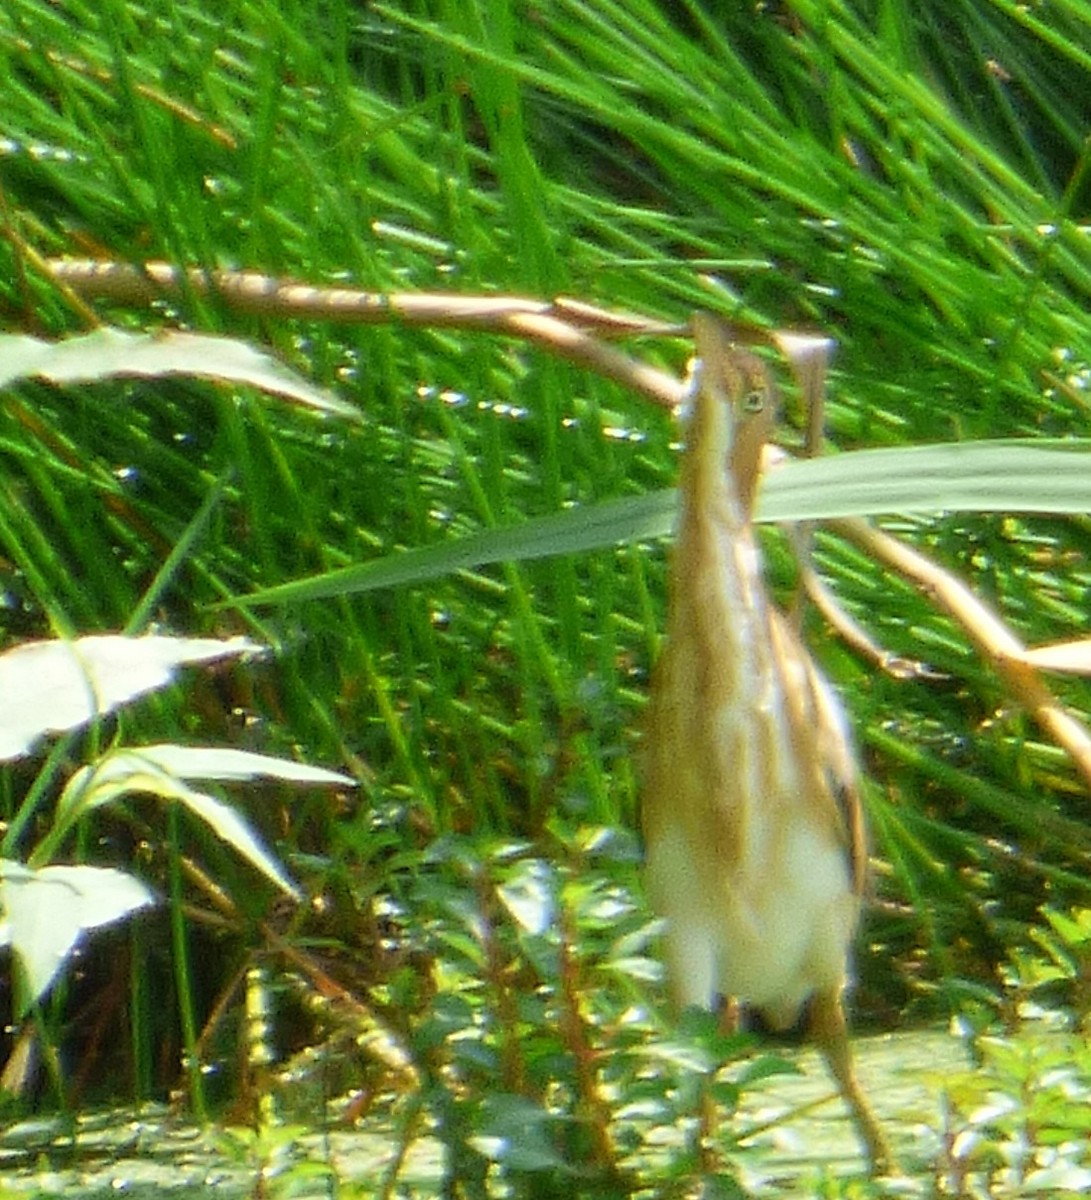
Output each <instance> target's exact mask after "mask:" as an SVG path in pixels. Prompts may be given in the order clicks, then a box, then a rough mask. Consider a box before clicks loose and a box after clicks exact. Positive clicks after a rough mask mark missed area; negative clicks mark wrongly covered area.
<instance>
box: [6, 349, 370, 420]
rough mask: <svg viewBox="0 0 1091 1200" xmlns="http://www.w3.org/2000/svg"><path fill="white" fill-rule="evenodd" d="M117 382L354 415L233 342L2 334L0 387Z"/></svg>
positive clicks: (355, 413)
mask: <svg viewBox="0 0 1091 1200" xmlns="http://www.w3.org/2000/svg"><path fill="white" fill-rule="evenodd" d="M116 375H139V376H143V377H146V378H156V377H158V376H161V375H196V376H200V377H201V378H203V379H214V380H217V381H219V382H221V383H241V384H246V385H247V386H249V387H255V388H258V389H259V390H260V391H264V392H270V393H272V394H273V395H277V396H283V397H285V398H286V399H289V400H295V401H296V402H298V403H299V404H303V405H306V406H307V407H308V408H313V409H316V410H317V411H319V412H322V413H326V414H329V415H332V416H338V417H347V418H349V419H352V420H358V419H359V416H360V414H359V412H358V411H357V410H356V409H355V408H353V406H352V405H351V404H346V403H345V402H344V401H343V400H338V399H337V397H336V396H334V395H333V394H332V393H330V392H328V391H326V390H325V389H323V388H316V387H314V386H312V385H311V384H309V383H307V382H306V380H304V379H302V378H301V377H300V376H298V375H296V374H295V372H294V371H290V370H289V369H288V368H287V367H285V366H284V365H283V364H281V363H279V362H277V361H276V359H273V358H270V357H269V355H268V354H264V353H263V352H261V351H260V350H257V349H255V348H254V347H253V346H251V345H249V344H248V343H247V342H241V341H238V340H236V339H234V338H225V337H216V336H214V335H211V334H197V333H180V332H177V331H174V330H164V331H161V332H159V333H126V332H125V331H124V330H122V329H110V328H104V329H96V330H95V331H94V332H93V333H87V334H83V335H81V336H79V337H72V338H67V339H65V340H64V341H60V342H44V341H42V340H41V339H40V338H33V337H27V336H25V335H21V334H3V335H0V387H5V386H7V385H9V384H12V383H15V382H17V381H19V380H20V379H28V378H31V377H35V376H37V377H40V378H42V379H48V380H49V381H50V382H51V383H58V384H65V383H95V382H97V381H99V380H102V379H109V378H111V377H113V376H116Z"/></svg>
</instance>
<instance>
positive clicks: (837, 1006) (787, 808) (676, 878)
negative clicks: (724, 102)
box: [642, 315, 890, 1169]
mask: <svg viewBox="0 0 1091 1200" xmlns="http://www.w3.org/2000/svg"><path fill="white" fill-rule="evenodd" d="M694 336H695V340H696V347H697V357H698V364H697V366H696V368H695V369H696V372H697V374H696V376H695V386H694V389H693V405H692V414H691V416H690V420H689V426H688V432H687V436H686V450H685V455H684V457H683V461H682V473H681V481H680V495H681V513H680V518H679V523H678V530H677V537H676V541H675V545H674V552H673V558H672V562H671V569H670V591H669V611H668V617H667V634H666V642H665V646H664V649H663V652H662V655H661V657H660V659H659V662H658V664H657V666H656V669H655V672H654V675H653V679H652V685H651V695H650V697H649V706H648V718H647V727H646V740H645V749H644V788H643V797H642V808H643V828H644V837H645V843H646V855H647V866H646V871H647V886H648V891H649V895H650V898H651V900H652V903H653V904H654V905H655V907H656V908H657V909H658V911H659V912H660V913H661V915H662V916H663V917H664V918H665V920H666V935H665V936H666V956H667V969H668V975H669V978H670V982H671V987H672V991H673V995H674V999H675V1001H676V1003H677V1004H678V1006H679V1007H684V1006H686V1005H701V1006H703V1007H706V1008H707V1007H711V1006H712V1005H713V1004H714V1003H715V1002H716V1000H717V998H718V997H719V998H721V999H727V998H734V999H735V1000H737V1001H739V1002H741V1003H744V1004H746V1005H747V1006H749V1007H751V1008H753V1009H756V1010H757V1011H758V1012H759V1013H760V1014H761V1016H762V1018H763V1019H764V1020H765V1021H766V1022H767V1023H768V1024H769V1025H770V1026H772V1027H773V1028H776V1029H783V1028H787V1027H789V1026H791V1025H792V1024H794V1023H795V1022H796V1020H797V1019H798V1017H799V1015H800V1013H801V1012H802V1011H803V1008H804V1006H805V1005H806V1004H807V1003H808V1002H809V1004H810V1009H809V1028H810V1032H811V1035H812V1036H813V1038H814V1039H815V1041H816V1042H817V1044H818V1046H819V1047H820V1049H821V1050H822V1053H823V1055H824V1056H825V1059H826V1061H827V1063H828V1065H829V1068H830V1071H831V1073H832V1075H833V1077H834V1079H835V1080H836V1082H837V1085H838V1088H839V1090H840V1091H841V1094H842V1095H843V1096H844V1098H845V1100H846V1101H847V1103H848V1105H849V1107H850V1109H851V1111H852V1115H853V1118H854V1120H855V1122H856V1126H857V1129H858V1131H859V1134H860V1137H861V1138H862V1140H863V1143H864V1145H865V1147H866V1149H867V1153H868V1155H869V1157H870V1159H871V1162H872V1165H873V1168H875V1169H881V1168H883V1167H885V1166H886V1165H887V1164H888V1163H889V1161H890V1160H889V1155H888V1153H887V1149H886V1141H885V1138H884V1136H883V1133H882V1130H881V1129H880V1127H879V1124H878V1122H877V1121H876V1119H875V1117H874V1115H873V1113H872V1111H871V1109H870V1107H869V1106H868V1103H867V1100H866V1099H865V1097H864V1095H863V1092H862V1091H861V1089H860V1085H859V1083H858V1082H857V1080H856V1076H855V1073H854V1070H853V1064H852V1056H851V1051H850V1048H849V1042H848V1031H847V1028H846V1024H845V1013H844V1007H843V1004H842V992H843V989H844V984H845V972H846V961H847V957H848V950H849V944H850V942H851V940H852V937H853V934H854V932H855V929H856V924H857V919H858V917H859V912H860V903H861V899H860V898H861V892H862V889H863V885H864V878H865V872H866V865H867V852H866V847H865V839H864V826H863V817H862V812H861V806H860V797H859V788H858V777H857V769H856V761H855V756H854V753H853V749H852V739H851V736H850V733H849V729H848V726H847V722H846V718H845V714H844V712H843V711H842V708H841V705H840V703H839V701H838V699H837V697H836V695H835V694H834V692H833V690H832V688H831V687H830V685H829V684H828V683H827V682H826V681H825V680H824V679H823V678H822V676H821V675H820V674H819V672H818V670H817V668H816V667H815V665H814V663H813V661H812V660H811V657H810V655H809V654H808V652H807V650H806V649H805V647H804V646H803V644H802V642H801V640H800V638H799V636H798V635H797V633H796V631H795V629H794V628H793V627H792V626H791V625H789V623H788V622H787V621H786V620H785V618H784V617H783V615H782V614H781V613H780V611H779V610H777V609H776V608H775V607H774V606H773V604H772V602H771V600H770V599H769V596H768V594H767V592H766V587H765V582H764V579H763V577H762V564H761V555H760V553H759V550H758V545H757V541H756V538H755V533H754V528H753V523H752V519H751V517H752V509H753V503H754V496H755V492H756V490H757V483H758V479H759V475H760V469H761V457H762V450H763V447H764V445H765V443H766V440H767V438H768V436H769V434H770V432H771V430H772V426H773V422H774V420H775V401H776V392H775V389H774V386H773V384H772V381H771V379H770V376H769V374H768V372H767V370H766V368H765V366H764V364H763V363H762V362H761V360H760V359H759V358H757V357H756V356H755V355H753V354H751V353H748V352H746V351H744V350H739V349H737V348H736V347H735V346H734V345H732V343H731V341H730V339H729V337H728V335H727V331H726V330H725V329H724V328H723V326H722V325H720V324H719V323H718V322H717V321H716V320H715V318H713V317H710V316H705V315H698V316H696V317H695V318H694Z"/></svg>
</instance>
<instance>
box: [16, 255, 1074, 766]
mask: <svg viewBox="0 0 1091 1200" xmlns="http://www.w3.org/2000/svg"><path fill="white" fill-rule="evenodd" d="M23 251H24V253H29V252H30V251H31V248H30V247H25V246H24V247H23ZM28 262H29V263H30V265H31V266H33V267H34V268H35V269H38V270H41V271H42V272H43V273H46V274H48V275H49V276H50V277H51V278H52V279H53V280H54V282H55V283H56V284H57V285H58V286H59V287H60V288H61V289H62V290H63V293H64V294H65V295H66V297H67V298H68V300H69V302H70V303H71V304H73V306H77V305H78V306H79V307H80V312H81V315H83V316H85V317H87V316H90V317H91V318H92V319H94V314H93V312H91V310H88V309H87V308H86V306H85V305H83V304H82V300H84V299H94V298H101V299H111V300H116V301H119V302H124V303H139V304H148V303H151V302H153V301H155V300H158V299H162V298H163V297H164V296H165V295H166V296H178V295H182V294H184V293H185V292H186V290H190V291H192V292H195V293H197V294H199V295H208V296H216V297H218V298H219V299H220V300H221V301H222V302H223V303H224V304H225V305H226V306H227V307H229V308H231V309H234V310H237V311H240V312H249V313H256V314H266V315H280V316H285V317H296V318H310V319H314V320H327V321H342V322H351V323H366V324H385V323H400V324H404V325H411V326H417V327H429V326H436V327H446V328H452V327H454V328H463V329H470V330H480V331H489V332H493V333H498V334H506V335H509V336H512V337H517V338H522V339H525V340H527V341H531V342H533V343H535V344H536V345H538V346H540V347H541V348H542V349H544V350H546V351H549V352H551V353H553V354H556V355H558V356H559V357H561V358H564V359H566V360H568V361H569V362H573V363H576V364H578V365H580V366H583V367H586V368H587V369H588V370H591V371H595V372H597V373H599V374H601V375H603V376H605V377H606V378H609V379H613V380H615V381H617V382H618V383H620V384H622V385H623V386H625V387H628V388H631V389H632V390H633V391H634V392H636V393H637V394H639V395H641V396H643V397H645V398H646V399H648V400H651V401H652V402H653V403H655V404H658V405H660V406H662V407H666V408H671V409H674V408H677V407H678V405H679V404H680V403H681V402H682V400H683V398H684V391H685V385H684V384H683V383H682V381H680V380H679V379H677V378H676V377H675V376H673V375H671V374H670V373H669V372H666V371H662V370H659V369H658V368H656V367H652V366H649V365H648V364H647V363H643V362H641V361H640V360H639V359H635V358H632V357H631V356H629V355H627V354H624V353H622V352H621V351H619V350H617V349H615V348H614V347H612V346H608V345H604V344H603V342H602V341H601V340H600V339H601V338H602V337H604V336H608V337H614V336H619V335H622V334H629V335H636V334H641V335H644V334H647V335H663V334H674V333H677V332H678V328H677V327H676V326H672V325H669V324H665V323H663V322H660V321H656V320H653V319H648V318H646V317H641V316H631V315H627V314H618V313H613V312H609V311H607V310H605V309H601V308H597V307H594V306H592V305H586V304H583V303H581V302H579V301H575V300H568V299H564V298H561V299H557V300H552V301H541V300H532V299H526V298H523V297H518V296H458V295H447V294H442V293H435V294H427V293H389V294H386V293H375V292H364V291H359V290H356V289H354V288H326V287H314V286H311V285H308V284H301V283H295V282H293V281H291V280H285V279H279V278H275V277H272V276H268V275H262V274H259V273H257V272H253V271H212V272H208V271H205V270H202V269H201V268H197V267H191V268H187V269H184V270H183V269H181V268H178V267H174V266H172V265H170V264H169V263H162V262H150V263H143V264H140V265H134V264H130V263H123V262H114V261H101V260H95V259H56V258H54V259H44V258H40V257H39V256H38V255H37V254H31V255H30V257H29V258H28ZM733 332H734V334H735V337H736V340H738V341H740V342H744V343H754V342H760V343H764V344H767V345H771V346H775V347H776V348H777V349H779V350H780V351H781V352H782V353H783V354H784V355H785V357H787V358H788V359H789V361H790V363H791V364H792V367H793V370H794V371H795V372H796V375H797V378H798V380H799V383H800V388H801V391H802V392H803V396H804V400H805V402H806V404H807V406H808V410H809V411H810V412H811V413H812V414H814V413H817V412H818V411H820V409H821V405H820V404H819V403H816V401H817V399H818V397H820V395H821V392H822V389H823V386H824V380H825V366H826V360H825V357H824V355H823V354H822V353H817V352H814V351H815V350H816V349H817V343H818V342H820V341H821V339H808V338H803V339H802V341H803V342H804V343H808V342H811V343H815V344H816V345H815V346H812V347H810V348H808V347H807V346H806V345H805V346H804V348H803V350H802V351H801V348H800V340H801V339H800V338H799V336H798V335H796V334H793V333H790V332H786V331H783V330H777V331H761V330H754V329H749V328H748V329H741V330H735V331H733ZM815 419H816V418H815ZM816 442H817V432H816V428H815V426H814V425H812V428H811V430H810V432H809V435H808V443H809V444H810V445H812V446H813V445H815V444H816ZM834 528H836V529H838V530H839V532H841V533H842V534H843V536H845V537H847V538H848V539H849V540H851V541H854V542H856V544H857V545H859V546H861V548H863V549H865V550H867V551H868V552H869V553H873V554H874V555H875V556H876V557H877V558H879V559H880V560H881V561H883V562H886V563H887V565H888V566H891V567H892V568H893V569H894V570H896V571H899V572H900V573H902V574H904V575H906V576H907V577H908V578H910V579H914V580H915V581H917V582H918V583H919V585H920V586H921V587H922V589H923V590H924V591H925V593H926V594H927V595H929V596H932V597H934V598H935V599H936V601H937V602H938V603H939V605H940V606H941V607H942V608H943V609H944V611H946V612H947V613H948V614H949V615H950V616H951V617H952V618H953V619H954V620H955V621H957V622H958V623H959V624H960V625H961V626H962V627H963V628H964V629H965V630H966V632H967V634H968V636H969V637H970V638H971V640H972V641H973V642H974V643H975V645H977V646H978V647H979V648H980V649H981V650H982V651H983V653H984V654H985V655H986V656H987V657H988V658H989V659H990V660H991V661H992V662H993V664H994V666H995V667H996V669H997V672H998V673H999V675H1000V677H1001V680H1002V681H1003V683H1004V685H1005V686H1006V687H1007V688H1008V689H1009V690H1010V692H1011V693H1012V695H1013V696H1015V697H1016V698H1017V699H1018V700H1019V702H1020V703H1021V704H1023V705H1024V706H1025V707H1026V708H1027V709H1028V710H1029V711H1030V713H1031V714H1032V716H1033V717H1034V719H1035V720H1036V721H1037V722H1038V723H1039V724H1040V726H1041V727H1042V729H1043V730H1044V731H1045V732H1046V733H1047V734H1048V735H1049V736H1050V737H1052V738H1054V739H1055V740H1056V741H1057V743H1058V744H1059V745H1061V746H1062V747H1063V748H1064V749H1065V750H1066V751H1067V752H1068V753H1069V754H1070V755H1071V756H1072V758H1073V760H1074V762H1075V763H1076V766H1077V768H1078V770H1079V772H1080V774H1081V775H1082V777H1083V778H1084V780H1085V782H1086V783H1087V786H1088V788H1089V789H1091V733H1089V731H1088V730H1087V728H1086V727H1085V726H1084V725H1083V724H1082V723H1081V722H1080V721H1079V720H1078V719H1077V718H1076V717H1074V716H1073V715H1072V714H1071V713H1068V712H1067V711H1066V710H1065V709H1064V708H1063V707H1062V706H1061V705H1060V704H1059V702H1058V701H1057V700H1056V698H1055V697H1054V696H1053V694H1052V693H1051V692H1050V690H1049V688H1048V687H1047V685H1046V684H1044V683H1043V682H1042V680H1041V677H1040V676H1039V675H1038V674H1037V673H1036V672H1035V671H1034V670H1033V668H1032V667H1031V666H1030V665H1029V664H1028V662H1027V661H1026V659H1025V655H1026V648H1025V647H1024V646H1023V644H1022V643H1021V642H1020V641H1019V639H1018V638H1016V637H1015V635H1014V634H1013V633H1012V632H1011V631H1010V630H1009V629H1008V628H1007V626H1006V625H1004V623H1003V622H1002V621H1001V620H1000V618H999V617H997V616H996V614H994V613H993V612H992V611H991V610H990V609H988V608H987V606H985V605H984V604H983V603H982V602H981V601H980V600H978V599H977V598H976V597H975V596H974V595H973V593H972V592H971V591H970V590H969V589H968V588H967V587H966V586H965V585H964V584H962V583H961V582H960V581H959V580H958V579H957V578H955V577H954V576H953V575H951V574H950V573H949V572H947V571H945V570H944V569H943V568H942V567H940V566H938V565H937V564H936V563H933V562H931V561H930V560H929V559H928V558H926V557H925V556H924V555H922V554H921V553H920V552H919V551H915V550H911V549H910V548H909V547H908V546H906V545H905V544H904V543H902V542H899V541H898V540H897V539H896V538H893V537H891V536H890V535H889V534H886V533H882V532H880V531H879V530H877V529H875V528H874V527H872V526H870V525H869V524H868V523H867V522H865V521H862V520H853V521H840V522H837V523H836V524H835V525H834ZM822 603H823V608H826V607H828V604H827V598H826V597H824V598H823V602H822ZM848 624H850V622H835V627H837V628H839V629H840V630H842V631H843V630H844V629H845V628H847V626H848ZM849 640H850V642H851V643H852V644H853V645H855V646H856V647H857V649H859V650H860V651H861V652H862V653H865V654H867V655H869V656H871V657H873V658H874V659H875V660H876V661H878V662H880V663H882V661H883V657H884V656H883V655H882V652H881V651H875V652H873V651H872V649H871V647H873V646H874V643H871V642H870V639H868V638H867V637H866V636H865V637H864V638H863V639H853V638H851V637H850V639H849Z"/></svg>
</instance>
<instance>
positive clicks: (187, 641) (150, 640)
mask: <svg viewBox="0 0 1091 1200" xmlns="http://www.w3.org/2000/svg"><path fill="white" fill-rule="evenodd" d="M261 652H262V647H261V646H259V645H257V644H256V643H254V642H251V641H249V640H247V639H246V638H241V637H237V638H227V639H225V640H223V641H220V640H218V639H216V638H172V637H159V636H150V637H122V636H120V635H113V634H107V635H101V636H94V637H84V638H79V639H78V640H77V641H73V642H64V641H52V642H26V643H24V644H23V645H22V646H16V647H15V649H14V650H9V651H7V653H5V654H3V655H0V761H6V760H8V759H12V758H18V757H19V756H20V755H23V754H26V753H27V752H28V751H29V750H30V748H31V747H32V746H33V745H34V743H35V742H36V741H38V740H39V738H42V737H44V736H45V735H46V734H49V733H63V732H65V731H67V730H69V729H75V728H77V727H78V726H80V725H86V724H87V723H88V722H89V721H93V720H94V719H95V717H96V716H105V715H106V714H107V713H110V712H113V710H114V709H116V708H118V707H119V706H120V705H122V704H125V703H127V702H128V701H130V700H132V699H134V698H135V697H137V696H141V695H143V694H144V693H146V692H151V691H154V690H155V689H157V688H161V687H165V686H166V685H167V684H168V683H169V682H170V681H171V679H172V678H173V676H174V672H175V670H176V669H177V668H178V667H180V666H182V665H184V664H187V663H198V662H211V661H212V660H214V659H217V658H228V657H231V656H233V655H239V654H253V653H261Z"/></svg>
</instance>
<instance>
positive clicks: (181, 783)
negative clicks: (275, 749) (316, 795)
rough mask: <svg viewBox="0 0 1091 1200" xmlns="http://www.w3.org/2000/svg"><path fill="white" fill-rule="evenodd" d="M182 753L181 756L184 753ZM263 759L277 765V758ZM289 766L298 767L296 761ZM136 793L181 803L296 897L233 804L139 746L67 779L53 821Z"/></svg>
mask: <svg viewBox="0 0 1091 1200" xmlns="http://www.w3.org/2000/svg"><path fill="white" fill-rule="evenodd" d="M150 749H151V750H152V751H153V752H154V751H157V750H162V749H164V747H154V746H153V747H151V748H150ZM166 749H168V750H169V751H171V752H172V753H170V754H167V755H165V756H164V757H165V758H166V759H167V760H169V759H170V758H171V757H178V756H176V755H175V754H174V753H173V752H176V751H178V750H180V749H184V748H183V747H177V746H173V747H167V748H166ZM208 756H209V759H215V758H216V757H217V752H215V751H209V752H208ZM180 757H181V758H182V759H184V758H185V757H186V756H185V755H182V756H180ZM247 757H252V758H261V757H262V756H260V755H252V756H247ZM196 761H206V760H205V756H204V755H202V754H201V753H200V752H199V751H198V752H197V753H196ZM265 761H267V762H268V763H275V762H276V761H277V760H276V759H268V760H265ZM206 765H207V763H206ZM288 765H289V766H290V767H296V765H297V764H294V763H293V764H288ZM311 770H314V768H311ZM320 774H321V775H322V776H323V777H324V778H323V779H322V780H321V782H326V783H328V782H332V781H336V782H339V783H340V782H343V777H342V776H339V775H334V774H333V772H326V771H324V772H320ZM205 777H207V776H205ZM137 792H139V793H142V794H145V795H151V796H157V797H158V798H159V799H161V800H173V801H176V802H178V803H179V804H184V805H185V806H186V808H188V809H189V811H190V812H191V813H193V815H194V816H196V817H199V818H200V819H201V820H202V821H204V822H205V823H206V824H207V825H208V826H209V827H210V828H211V829H212V830H213V832H214V833H215V834H216V835H217V836H218V837H219V838H220V839H221V840H222V841H224V842H226V843H227V844H228V845H229V846H231V847H232V848H233V849H235V850H236V851H238V853H239V854H241V855H242V856H243V858H245V859H246V860H247V861H248V862H249V863H250V864H251V865H252V866H254V867H256V868H257V869H258V870H259V871H260V872H261V873H262V874H263V875H265V876H266V877H267V878H268V879H270V880H272V882H273V883H275V884H276V885H277V887H279V888H281V889H282V890H283V891H285V892H287V893H288V895H290V896H293V897H295V898H296V899H298V898H299V895H300V892H299V889H298V888H297V887H296V885H295V884H294V883H293V882H292V880H291V879H290V878H289V877H288V875H287V874H286V873H285V872H284V870H283V868H282V867H281V866H280V864H279V863H278V862H277V860H276V857H275V856H274V855H273V854H272V853H271V852H270V851H269V850H268V849H266V847H265V845H264V844H263V842H262V840H261V838H259V837H258V835H257V834H256V833H255V832H254V830H253V829H251V828H250V826H249V825H248V824H247V823H246V821H245V820H244V819H243V817H241V816H240V815H239V813H238V812H236V810H235V809H234V808H232V807H231V806H230V805H229V804H225V803H224V802H223V801H222V800H217V799H216V798H215V797H214V796H209V795H206V794H205V793H204V792H198V791H195V790H194V789H193V788H191V787H190V786H189V785H188V784H187V783H186V782H185V780H183V779H179V778H178V777H177V776H176V775H174V774H172V773H171V772H170V771H169V770H167V769H166V767H165V766H164V765H161V764H160V763H159V762H157V761H156V760H155V757H154V755H152V756H148V755H146V754H145V753H144V752H143V751H141V750H120V751H117V752H115V753H113V754H108V755H105V756H104V757H103V758H101V759H100V760H99V761H98V762H97V763H95V764H94V765H93V766H89V767H81V768H80V769H79V770H78V771H77V772H76V773H75V775H73V776H72V778H71V779H70V780H69V782H68V785H67V787H66V788H65V789H64V792H63V794H62V795H61V798H60V800H59V801H58V803H57V825H58V826H59V827H61V826H63V827H67V826H69V825H71V824H72V822H73V821H75V820H76V819H77V818H78V817H81V816H83V815H85V814H86V813H88V812H91V811H92V810H93V809H96V808H101V807H102V806H103V805H104V804H108V803H110V802H111V801H113V800H116V799H118V798H119V797H120V796H123V795H131V794H133V793H137Z"/></svg>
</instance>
